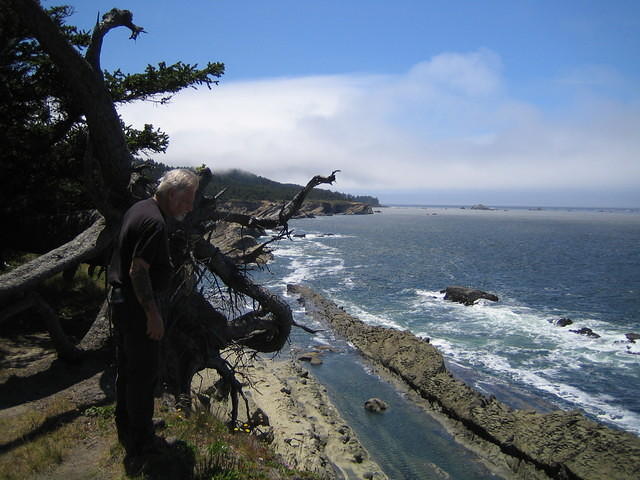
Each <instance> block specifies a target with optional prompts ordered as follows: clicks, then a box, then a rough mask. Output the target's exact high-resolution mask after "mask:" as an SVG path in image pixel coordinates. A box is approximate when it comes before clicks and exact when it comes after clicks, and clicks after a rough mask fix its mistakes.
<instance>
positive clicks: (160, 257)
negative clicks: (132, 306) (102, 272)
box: [109, 198, 172, 294]
mask: <svg viewBox="0 0 640 480" xmlns="http://www.w3.org/2000/svg"><path fill="white" fill-rule="evenodd" d="M133 258H141V259H143V260H144V261H145V262H147V263H148V264H149V265H150V268H149V276H150V277H151V286H152V287H153V291H154V293H156V294H158V293H161V292H163V291H165V290H166V289H167V288H168V287H169V284H170V276H171V271H172V268H171V258H170V256H169V240H168V237H167V226H166V223H165V219H164V216H163V215H162V212H161V211H160V208H159V207H158V204H157V203H156V202H155V200H153V199H152V198H148V199H147V200H141V201H139V202H137V203H136V204H134V205H133V206H132V207H131V208H130V209H129V210H127V212H126V213H125V215H124V218H123V220H122V227H121V229H120V235H119V236H118V241H117V242H116V245H115V248H114V251H113V256H112V257H111V265H110V267H109V283H110V284H112V285H121V286H122V287H123V288H124V289H125V292H131V291H132V287H131V280H130V278H129V269H130V268H131V261H132V259H133Z"/></svg>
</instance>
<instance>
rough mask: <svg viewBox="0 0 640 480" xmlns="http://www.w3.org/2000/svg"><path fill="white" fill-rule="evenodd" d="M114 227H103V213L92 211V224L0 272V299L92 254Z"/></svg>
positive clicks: (105, 242)
mask: <svg viewBox="0 0 640 480" xmlns="http://www.w3.org/2000/svg"><path fill="white" fill-rule="evenodd" d="M114 230H115V229H114V228H105V220H104V217H102V216H101V215H96V219H95V221H94V223H93V225H91V227H89V228H88V229H87V230H85V231H84V232H82V233H81V234H80V235H78V236H77V237H75V238H74V239H73V240H71V241H70V242H68V243H66V244H64V245H62V246H61V247H58V248H56V249H55V250H51V251H50V252H48V253H46V254H44V255H41V256H39V257H38V258H35V259H34V260H32V261H30V262H28V263H25V264H23V265H20V266H19V267H17V268H15V269H13V270H11V271H10V272H7V273H5V274H4V275H2V276H0V303H3V302H4V301H5V300H7V299H8V298H9V297H11V296H13V295H17V294H19V293H22V292H25V291H28V290H31V289H32V288H34V287H35V286H37V285H38V284H39V283H40V282H42V281H43V280H46V279H47V278H49V277H52V276H53V275H55V274H56V273H59V272H62V271H63V270H65V269H67V268H69V267H70V266H71V265H74V264H76V263H80V262H82V261H84V260H86V259H88V258H91V257H94V256H96V255H97V254H99V253H100V252H101V251H102V250H104V249H105V248H106V247H107V246H108V245H109V244H110V242H111V240H112V239H113V237H114V235H115V231H114Z"/></svg>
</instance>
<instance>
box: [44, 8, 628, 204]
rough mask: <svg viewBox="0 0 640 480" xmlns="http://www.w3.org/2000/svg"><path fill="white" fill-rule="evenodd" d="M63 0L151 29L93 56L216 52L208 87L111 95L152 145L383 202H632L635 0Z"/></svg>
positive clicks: (81, 11)
mask: <svg viewBox="0 0 640 480" xmlns="http://www.w3.org/2000/svg"><path fill="white" fill-rule="evenodd" d="M69 3H70V4H71V5H73V6H74V7H75V9H76V14H75V16H74V17H73V21H74V23H76V24H78V25H80V26H83V27H85V28H89V27H90V26H91V25H92V24H93V22H94V21H95V18H96V15H97V13H98V12H100V13H104V12H105V11H108V10H109V9H110V8H112V7H114V6H115V7H118V8H127V9H129V10H131V11H132V12H133V13H134V22H135V23H137V24H138V25H141V26H143V27H144V28H145V29H146V31H147V32H148V33H147V34H146V35H142V36H141V37H140V38H139V39H138V40H137V41H135V42H134V41H131V40H128V35H127V32H126V31H125V30H122V31H115V32H112V33H111V34H110V35H109V37H108V39H107V41H106V42H105V46H104V48H103V57H102V58H103V67H104V68H107V69H115V68H120V69H122V70H124V71H127V72H135V71H141V70H143V69H144V67H145V66H146V65H147V63H156V62H158V61H166V62H167V63H171V62H175V61H178V60H182V61H184V62H189V63H199V64H204V63H206V62H207V61H222V62H224V63H225V65H226V69H227V73H226V74H225V75H224V77H223V78H222V79H221V82H220V85H219V86H218V87H216V88H214V89H213V90H212V91H208V90H206V89H203V90H197V91H195V90H189V91H186V92H184V93H182V94H179V95H178V96H176V97H175V98H174V100H173V101H172V102H171V104H169V105H167V106H163V107H159V106H157V105H153V104H146V105H129V106H126V107H123V108H121V110H120V111H121V114H122V116H123V118H124V119H125V121H126V122H127V123H132V124H136V125H141V124H143V123H153V124H154V125H156V126H158V127H160V128H162V129H164V130H165V131H167V133H169V134H170V135H171V139H172V142H171V145H170V148H169V150H168V152H167V154H166V155H164V156H157V157H155V159H157V160H159V161H163V162H165V163H168V164H175V165H200V164H202V163H206V164H207V165H209V166H210V167H211V168H212V169H213V170H214V172H215V171H216V170H222V169H227V168H233V167H235V168H242V169H245V170H249V171H252V172H254V173H257V174H259V175H263V176H266V177H269V178H272V179H274V180H278V181H283V182H297V183H305V182H306V180H307V179H309V178H310V177H311V176H313V175H315V174H327V173H329V172H330V171H331V170H334V169H341V170H342V173H341V174H340V175H339V177H338V183H337V185H335V186H334V189H337V190H340V191H348V192H352V193H369V194H374V195H377V196H379V198H380V199H381V201H383V202H385V203H426V204H466V203H478V202H482V203H486V204H495V205H542V206H547V205H566V206H629V207H640V60H639V57H640V56H639V55H638V52H640V2H637V1H635V0H629V1H627V0H616V1H610V2H605V1H590V0H563V1H557V0H556V1H547V0H539V1H533V0H531V1H516V0H511V1H502V0H486V1H483V0H468V1H455V0H450V1H428V0H422V1H418V0H415V1H408V0H405V1H403V0H399V1H394V2H390V1H378V0H368V1H365V0H351V1H349V0H342V1H333V0H323V1H304V0H297V1H295V0H286V1H283V0H271V1H268V2H267V1H230V0H195V1H189V2H178V1H168V0H157V1H155V2H152V3H149V2H145V1H126V0H120V1H118V2H114V1H111V0H110V1H102V0H100V1H91V0H85V1H75V2H69ZM44 4H45V5H49V4H54V2H48V1H46V2H44ZM150 5H153V7H150Z"/></svg>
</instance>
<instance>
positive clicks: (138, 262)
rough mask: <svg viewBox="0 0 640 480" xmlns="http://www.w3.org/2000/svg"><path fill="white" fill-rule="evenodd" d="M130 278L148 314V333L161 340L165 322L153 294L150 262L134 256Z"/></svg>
mask: <svg viewBox="0 0 640 480" xmlns="http://www.w3.org/2000/svg"><path fill="white" fill-rule="evenodd" d="M129 278H131V285H132V286H133V291H134V292H135V294H136V298H137V299H138V302H139V303H140V305H141V306H142V309H143V310H144V313H145V314H146V316H147V335H148V336H149V338H151V339H152V340H160V339H161V338H162V336H163V335H164V323H163V321H162V316H161V315H160V310H158V305H157V304H156V301H155V298H154V296H153V288H152V286H151V278H150V277H149V264H148V263H147V262H146V261H144V260H143V259H142V258H139V257H134V259H133V260H132V261H131V268H130V269H129Z"/></svg>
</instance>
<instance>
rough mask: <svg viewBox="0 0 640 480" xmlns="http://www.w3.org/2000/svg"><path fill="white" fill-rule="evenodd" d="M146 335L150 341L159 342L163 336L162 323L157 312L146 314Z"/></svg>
mask: <svg viewBox="0 0 640 480" xmlns="http://www.w3.org/2000/svg"><path fill="white" fill-rule="evenodd" d="M147 335H148V336H149V338H150V339H151V340H160V339H161V338H162V337H163V335H164V322H163V321H162V317H161V316H160V314H159V313H158V312H157V311H156V312H154V314H149V313H148V314H147Z"/></svg>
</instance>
